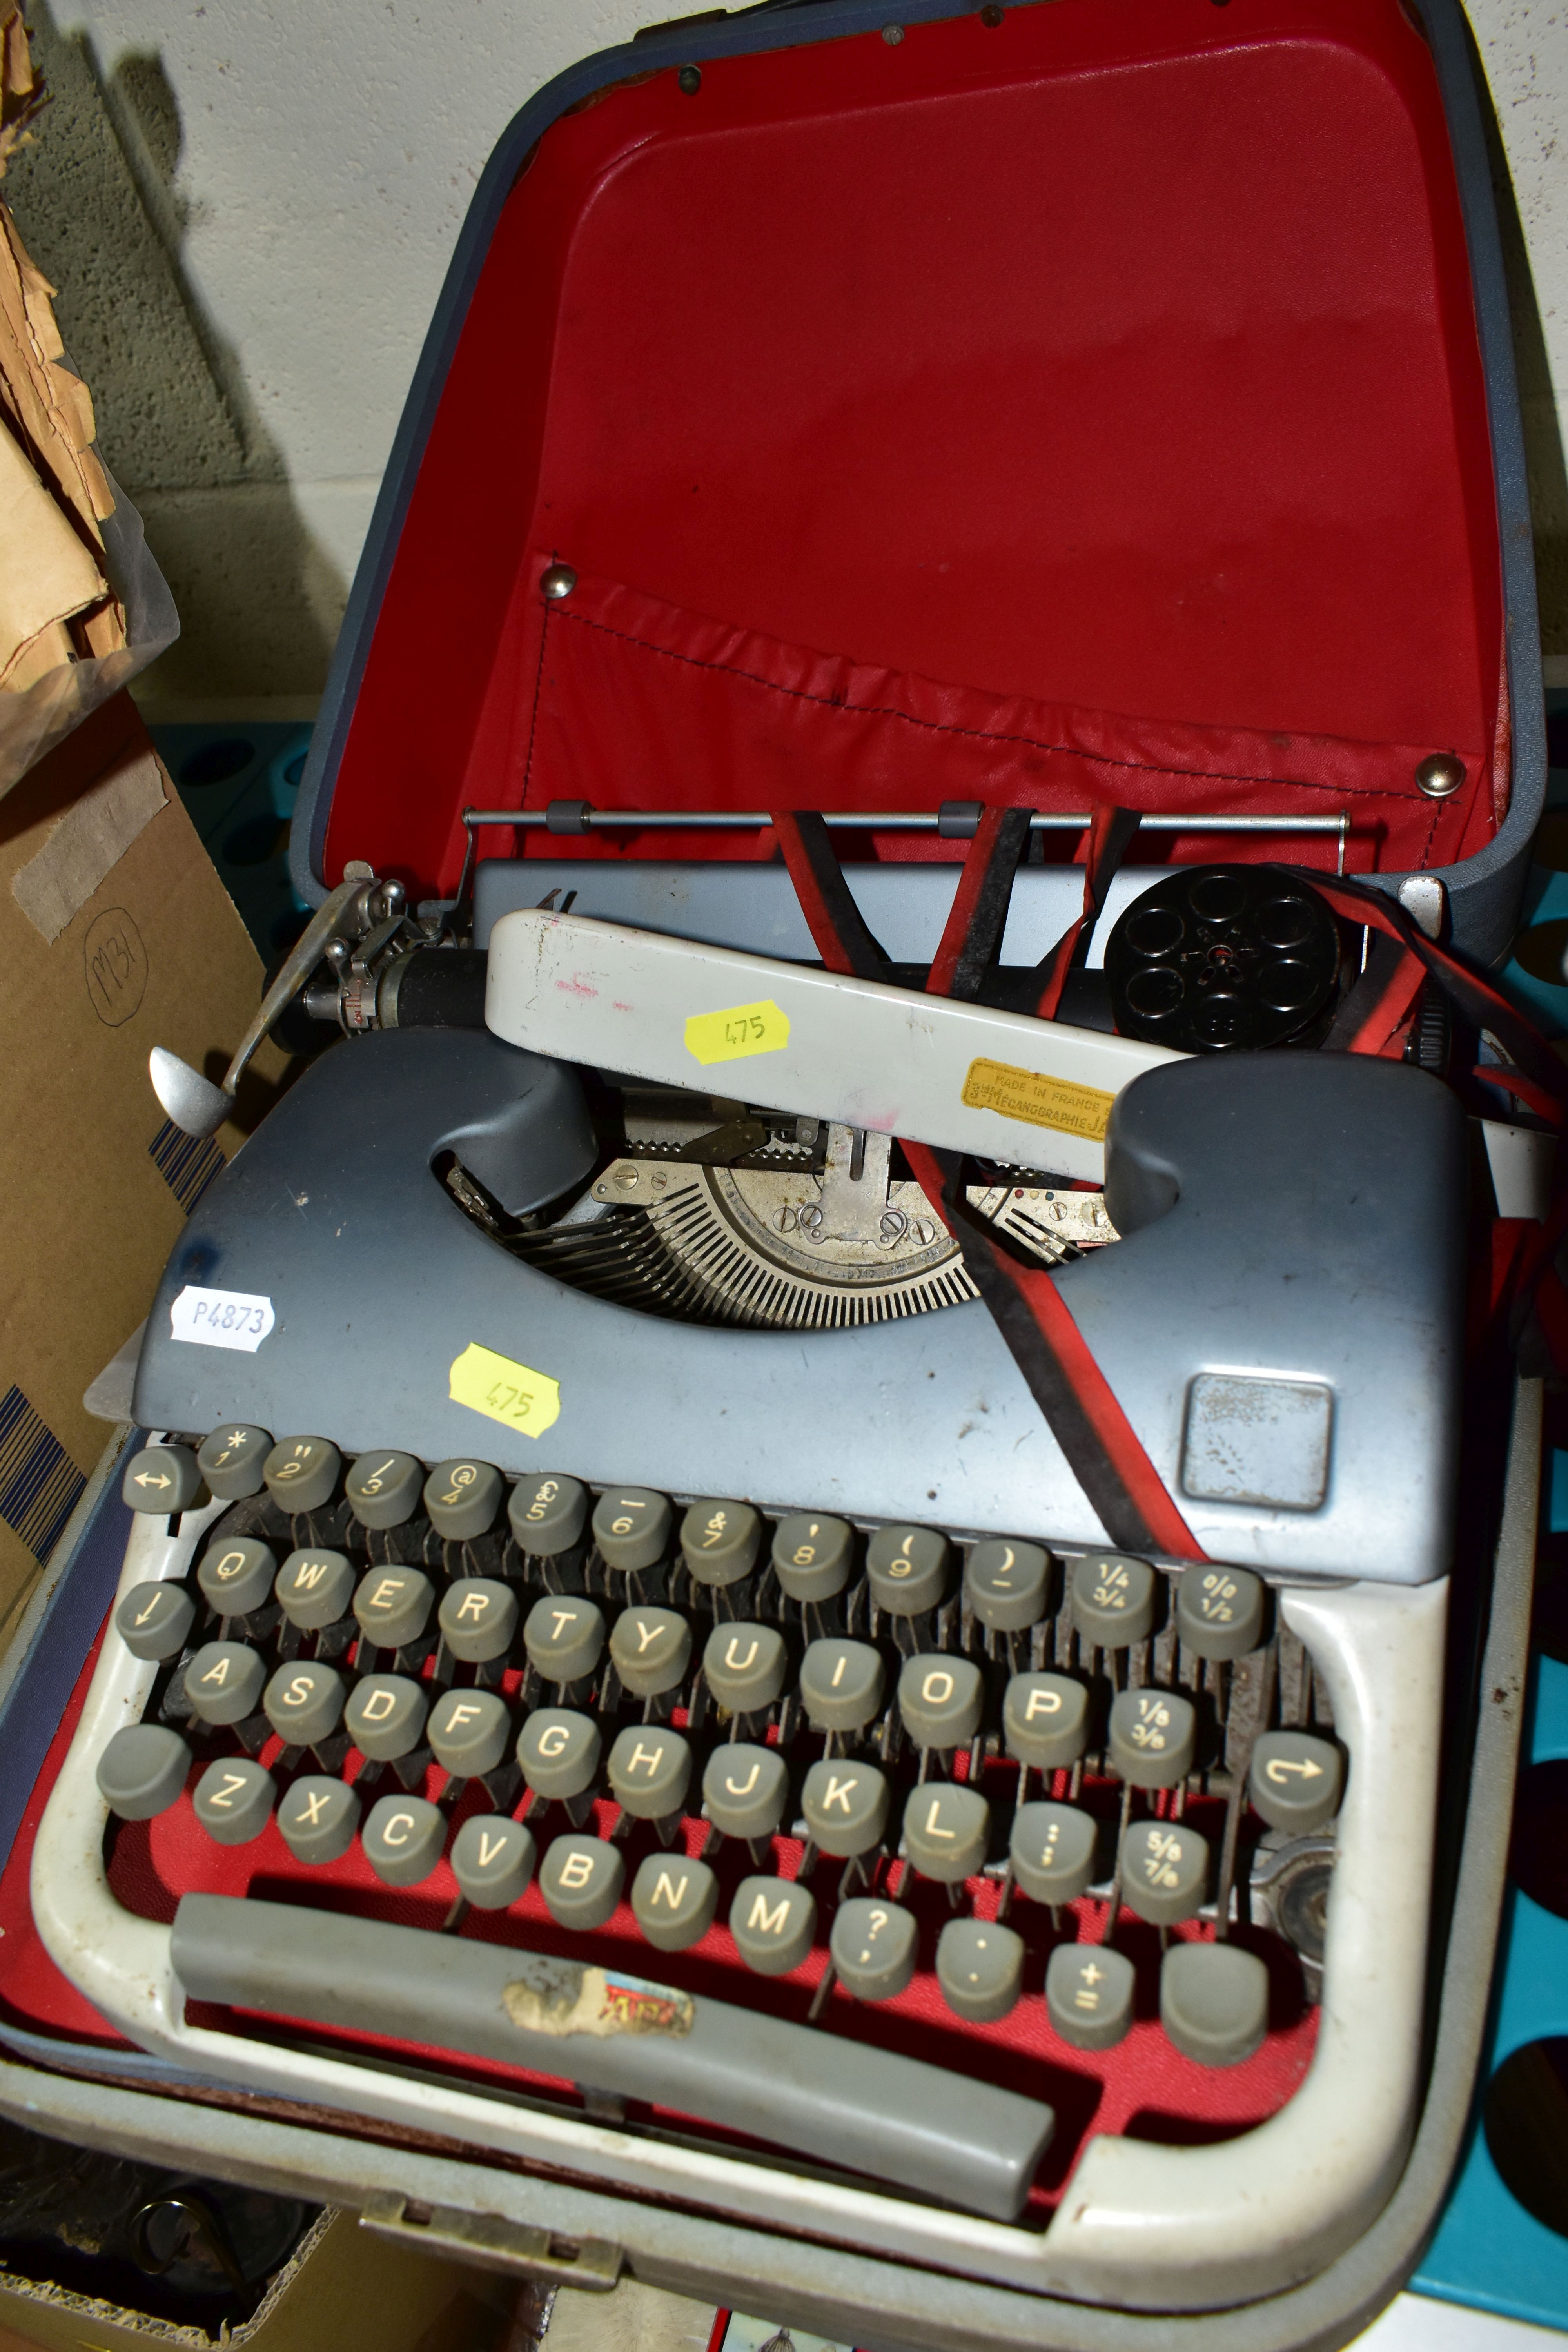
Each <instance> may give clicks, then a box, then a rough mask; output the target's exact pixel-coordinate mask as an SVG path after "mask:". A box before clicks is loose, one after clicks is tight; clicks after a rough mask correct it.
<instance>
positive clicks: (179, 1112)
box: [147, 862, 404, 1137]
mask: <svg viewBox="0 0 1568 2352" xmlns="http://www.w3.org/2000/svg"><path fill="white" fill-rule="evenodd" d="M344 873H345V879H344V880H343V881H342V882H340V883H339V885H338V887H337V888H336V889H335V890H333V891H332V892H331V894H330V896H329V897H328V898H325V899H324V900H323V901H322V903H321V906H320V907H318V908H317V909H316V911H315V913H314V914H313V915H312V916H311V918H310V921H309V922H308V923H307V924H306V926H305V928H304V929H303V930H302V931H301V932H300V937H299V939H298V940H296V941H295V943H294V945H293V947H292V948H291V949H290V950H289V954H288V956H287V957H286V958H285V960H284V961H283V964H282V966H281V968H280V969H279V972H278V975H277V977H276V979H275V980H274V981H273V982H272V985H271V987H270V988H269V989H268V992H267V993H266V995H265V996H264V997H263V998H262V1000H261V1003H259V1005H258V1007H257V1009H256V1013H255V1014H254V1016H253V1017H252V1020H251V1023H250V1025H249V1027H248V1028H247V1030H246V1033H245V1034H244V1036H243V1037H242V1038H241V1039H240V1041H239V1044H238V1045H237V1046H236V1047H235V1051H234V1059H233V1060H232V1061H231V1062H230V1064H229V1066H228V1067H227V1069H226V1071H225V1072H224V1076H223V1083H222V1085H221V1086H216V1087H215V1086H214V1084H213V1082H212V1080H211V1079H210V1078H205V1077H203V1076H202V1074H201V1072H200V1071H199V1070H193V1069H192V1067H191V1066H190V1064H189V1063H188V1062H183V1061H182V1060H181V1059H180V1056H179V1055H178V1054H174V1053H171V1052H170V1050H169V1048H168V1046H167V1045H154V1046H153V1051H152V1053H151V1054H150V1055H148V1058H147V1067H148V1073H149V1075H150V1076H151V1078H152V1080H153V1093H154V1094H155V1095H156V1096H157V1097H158V1100H159V1102H160V1104H161V1105H162V1107H163V1110H164V1111H165V1113H166V1114H167V1115H168V1117H169V1118H172V1119H173V1120H174V1125H175V1126H176V1127H177V1128H179V1129H181V1131H182V1132H183V1133H184V1134H185V1135H194V1136H201V1137H205V1136H209V1135H216V1133H217V1131H218V1129H219V1128H220V1127H221V1126H222V1125H223V1123H224V1121H225V1119H226V1118H227V1117H228V1115H229V1113H230V1112H231V1111H232V1110H233V1108H234V1097H235V1090H236V1088H237V1087H238V1085H239V1081H240V1079H241V1078H242V1077H243V1076H244V1075H245V1071H246V1067H247V1065H248V1063H249V1061H250V1058H251V1055H253V1054H254V1053H255V1052H256V1049H257V1047H258V1045H260V1043H261V1041H262V1039H263V1038H264V1037H265V1036H266V1034H267V1033H268V1030H269V1029H270V1028H271V1026H272V1024H273V1023H274V1022H275V1021H276V1020H277V1019H278V1018H279V1015H280V1014H281V1013H283V1012H284V1011H285V1010H286V1008H287V1007H288V1005H289V1003H290V1002H291V1001H292V999H293V998H294V996H295V995H296V994H297V993H298V992H299V991H300V989H301V988H302V987H303V986H304V984H305V982H306V981H308V980H309V979H310V974H311V973H312V972H313V971H315V969H316V966H317V965H318V964H319V963H320V962H321V960H322V958H323V957H324V956H325V955H326V953H327V950H328V949H329V947H330V946H331V942H332V940H334V939H338V938H344V937H346V938H350V939H356V940H357V939H359V938H361V937H363V934H364V932H365V931H366V930H367V929H369V928H370V927H371V926H372V925H373V924H374V923H376V922H381V921H386V920H389V919H392V918H393V917H395V915H399V914H401V913H402V910H403V901H404V888H403V885H402V883H401V882H384V883H382V882H378V881H377V880H376V877H375V876H374V873H373V872H372V871H371V869H370V867H369V866H364V865H361V864H359V863H357V862H356V863H354V864H353V865H350V866H347V867H345V869H344Z"/></svg>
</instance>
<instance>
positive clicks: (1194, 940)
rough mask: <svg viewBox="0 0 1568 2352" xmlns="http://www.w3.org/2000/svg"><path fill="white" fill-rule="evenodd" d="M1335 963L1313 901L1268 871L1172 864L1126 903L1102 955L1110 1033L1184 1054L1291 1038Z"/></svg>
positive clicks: (1311, 1017) (1332, 935)
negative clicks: (1172, 868) (1114, 1030)
mask: <svg viewBox="0 0 1568 2352" xmlns="http://www.w3.org/2000/svg"><path fill="white" fill-rule="evenodd" d="M1339 963H1340V939H1339V931H1338V929H1337V928H1336V926H1335V923H1334V919H1333V916H1332V915H1331V912H1330V910H1329V908H1328V906H1327V905H1326V903H1325V902H1324V900H1323V899H1321V898H1320V897H1319V896H1318V893H1317V892H1316V891H1315V890H1314V889H1312V888H1311V887H1310V885H1309V884H1307V883H1304V882H1297V881H1294V880H1291V879H1288V878H1287V877H1285V876H1283V875H1281V874H1280V873H1279V872H1278V871H1277V870H1275V869H1273V868H1271V867H1269V866H1182V867H1178V868H1177V869H1176V870H1175V871H1174V872H1173V873H1172V874H1171V875H1170V876H1169V877H1167V878H1166V879H1165V880H1164V881H1163V882H1157V883H1156V884H1155V885H1154V887H1153V888H1152V890H1145V891H1144V892H1143V894H1142V897H1141V898H1136V899H1134V901H1133V903H1132V904H1131V906H1130V907H1129V908H1128V909H1127V911H1126V913H1125V914H1124V915H1123V916H1122V917H1121V920H1120V921H1119V922H1118V924H1117V925H1116V928H1115V929H1114V930H1113V931H1112V932H1111V934H1110V939H1109V940H1107V942H1106V948H1105V969H1106V975H1107V977H1108V979H1109V981H1110V1001H1111V1006H1112V1010H1113V1012H1114V1013H1115V1017H1116V1026H1117V1029H1118V1030H1119V1032H1120V1033H1121V1035H1122V1036H1124V1037H1141V1038H1142V1039H1143V1040H1144V1042H1145V1043H1146V1044H1149V1045H1170V1046H1173V1047H1175V1048H1176V1049H1177V1050H1179V1051H1180V1052H1182V1053H1185V1054H1222V1053H1227V1052H1237V1051H1241V1050H1247V1049H1253V1048H1257V1047H1258V1046H1264V1045H1288V1044H1289V1043H1290V1042H1291V1040H1292V1039H1296V1038H1300V1036H1301V1035H1302V1033H1303V1032H1304V1031H1306V1030H1307V1029H1309V1028H1310V1026H1311V1024H1312V1023H1313V1022H1314V1021H1315V1020H1316V1019H1317V1017H1318V1015H1319V1014H1320V1013H1321V1012H1322V1011H1323V1009H1324V1007H1325V1005H1326V1004H1327V1003H1328V1002H1329V999H1330V998H1331V995H1332V993H1333V990H1334V982H1335V979H1336V977H1337V975H1338V971H1339Z"/></svg>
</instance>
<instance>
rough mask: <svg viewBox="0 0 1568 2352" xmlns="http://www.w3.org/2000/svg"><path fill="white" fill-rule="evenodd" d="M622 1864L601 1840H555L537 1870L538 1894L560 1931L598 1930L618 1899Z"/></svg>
mask: <svg viewBox="0 0 1568 2352" xmlns="http://www.w3.org/2000/svg"><path fill="white" fill-rule="evenodd" d="M625 1875H626V1864H625V1863H624V1862H623V1861H622V1859H621V1850H620V1847H619V1846H618V1845H606V1844H605V1842H604V1840H603V1839H602V1838H592V1837H558V1838H557V1839H556V1840H555V1843H554V1844H553V1845H552V1847H551V1848H550V1851H549V1853H547V1854H546V1855H545V1857H544V1860H543V1862H542V1864H540V1870H539V1891H540V1893H541V1895H543V1897H544V1901H545V1906H546V1907H547V1909H548V1910H549V1913H550V1916H551V1917H552V1919H553V1920H555V1921H556V1923H557V1924H558V1925H559V1926H560V1927H583V1928H589V1927H603V1926H604V1924H605V1920H606V1919H607V1918H608V1917H609V1916H610V1914H611V1912H612V1911H613V1910H614V1909H615V1907H616V1904H617V1903H618V1902H619V1901H620V1899H621V1881H622V1879H623V1878H624V1877H625Z"/></svg>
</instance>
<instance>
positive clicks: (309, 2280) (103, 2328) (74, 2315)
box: [0, 2212, 529, 2352]
mask: <svg viewBox="0 0 1568 2352" xmlns="http://www.w3.org/2000/svg"><path fill="white" fill-rule="evenodd" d="M517 2299H518V2293H517V2286H516V2283H515V2282H514V2281H504V2280H496V2279H489V2278H486V2277H485V2276H484V2275H483V2274H482V2273H479V2272H478V2271H471V2270H467V2269H465V2268H464V2267H463V2266H462V2265H461V2264H459V2263H445V2262H436V2261H433V2260H432V2259H431V2258H430V2256H429V2255H427V2254H421V2253H416V2252H413V2251H412V2250H411V2249H409V2248H405V2247H403V2246H389V2245H388V2244H387V2243H386V2242H385V2241H384V2239H380V2238H373V2237H371V2236H370V2234H369V2232H368V2231H364V2230H362V2229H361V2228H360V2227H359V2223H358V2221H357V2220H356V2218H355V2216H354V2215H353V2214H351V2213H333V2212H327V2213H323V2214H322V2216H321V2220H320V2221H318V2222H317V2223H316V2224H315V2226H314V2228H313V2229H311V2230H310V2231H309V2232H308V2234H307V2235H306V2237H305V2238H304V2239H303V2241H302V2242H301V2243H300V2247H299V2249H298V2251H297V2252H295V2253H294V2254H293V2255H292V2256H291V2257H290V2259H289V2261H288V2262H287V2263H285V2264H284V2266H283V2268H282V2269H281V2270H280V2271H279V2273H278V2275H277V2277H276V2278H275V2279H274V2280H273V2281H272V2283H271V2284H270V2286H269V2287H268V2290H267V2294H266V2298H265V2300H264V2301H263V2303H262V2304H261V2305H260V2308H259V2309H258V2311H257V2313H256V2315H255V2316H254V2318H252V2319H249V2320H247V2321H246V2323H245V2324H244V2326H240V2327H236V2328H234V2329H232V2330H227V2331H226V2332H225V2335H224V2336H223V2339H222V2340H223V2341H224V2342H225V2343H226V2344H228V2345H232V2346H234V2347H240V2346H244V2347H246V2348H247V2352H521V2347H523V2346H526V2345H527V2344H528V2342H529V2339H528V2337H527V2336H526V2335H523V2334H521V2332H520V2331H517V2330H514V2329H513V2328H512V2327H511V2326H510V2324H509V2322H510V2311H511V2308H512V2307H513V2306H515V2305H516V2303H517ZM212 2343H213V2338H212V2337H211V2336H209V2335H208V2334H207V2333H206V2331H205V2328H201V2327H197V2326H189V2327H179V2326H173V2325H171V2324H170V2323H169V2322H168V2321H166V2320H162V2319H151V2318H149V2317H147V2315H145V2314H144V2313H142V2312H132V2311H125V2310H122V2309H121V2308H120V2306H119V2305H114V2304H109V2303H100V2302H98V2301H96V2300H94V2299H92V2298H90V2297H89V2296H86V2295H80V2294H70V2293H68V2291H67V2290H66V2289H65V2288H63V2287H55V2286H35V2285H34V2284H31V2282H29V2281H27V2280H25V2279H7V2280H5V2282H4V2283H3V2284H0V2352H13V2347H17V2352H20V2347H23V2346H26V2345H34V2344H39V2345H45V2346H47V2347H53V2352H140V2347H144V2346H147V2345H163V2346H164V2347H167V2352H208V2347H211V2345H212Z"/></svg>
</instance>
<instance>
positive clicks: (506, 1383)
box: [447, 1339, 561, 1437]
mask: <svg viewBox="0 0 1568 2352" xmlns="http://www.w3.org/2000/svg"><path fill="white" fill-rule="evenodd" d="M447 1393H448V1395H449V1396H450V1397H451V1399H452V1401H453V1402H454V1403H455V1404H466V1405H467V1406H468V1410H469V1412H482V1413H483V1414H484V1415H485V1417H486V1419H487V1420H489V1421H499V1422H500V1424H501V1426H502V1428H503V1429H520V1430H521V1432H522V1433H523V1435H524V1436H525V1437H542V1436H543V1434H544V1433H545V1431H546V1430H547V1429H549V1428H551V1427H552V1426H553V1424H554V1423H556V1422H558V1421H559V1420H560V1418H561V1383H560V1381H552V1379H551V1377H550V1375H549V1373H548V1372H536V1371H534V1370H531V1367H530V1366H529V1365H527V1364H520V1363H518V1362H516V1361H515V1360H514V1359H513V1358H512V1357H510V1356H501V1355H498V1354H497V1353H496V1350H495V1349H493V1348H481V1347H480V1346H479V1343H478V1341H477V1340H472V1339H470V1341H469V1342H468V1346H467V1347H466V1348H465V1349H464V1350H463V1352H462V1354H461V1355H460V1356H458V1357H456V1358H455V1359H454V1360H453V1363H452V1369H451V1373H450V1376H449V1387H448V1390H447Z"/></svg>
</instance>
